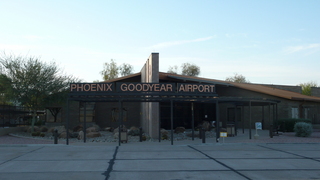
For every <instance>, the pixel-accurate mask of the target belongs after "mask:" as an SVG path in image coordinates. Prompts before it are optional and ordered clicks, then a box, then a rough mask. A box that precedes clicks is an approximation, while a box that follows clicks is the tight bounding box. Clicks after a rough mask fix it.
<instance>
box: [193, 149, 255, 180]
mask: <svg viewBox="0 0 320 180" xmlns="http://www.w3.org/2000/svg"><path fill="white" fill-rule="evenodd" d="M188 147H189V148H191V149H193V150H195V151H198V152H199V153H201V154H203V155H205V156H206V157H208V158H209V159H212V160H214V161H215V162H217V163H219V164H221V165H222V166H224V167H226V168H228V169H230V170H231V171H233V172H235V173H237V174H239V175H240V176H242V177H244V178H246V179H248V180H251V179H250V178H249V177H247V176H245V175H243V174H241V173H240V172H238V171H237V170H235V169H233V168H232V167H230V166H227V165H226V164H224V163H222V162H220V161H218V160H216V159H215V158H213V157H211V156H209V155H208V154H206V153H204V152H202V151H200V150H199V149H196V148H195V147H192V146H190V145H188Z"/></svg>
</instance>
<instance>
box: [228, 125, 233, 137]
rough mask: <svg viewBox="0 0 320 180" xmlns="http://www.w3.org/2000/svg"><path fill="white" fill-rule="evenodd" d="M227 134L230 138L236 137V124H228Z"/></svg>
mask: <svg viewBox="0 0 320 180" xmlns="http://www.w3.org/2000/svg"><path fill="white" fill-rule="evenodd" d="M227 133H228V137H234V135H235V127H234V124H227Z"/></svg>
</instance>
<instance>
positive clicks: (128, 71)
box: [119, 63, 133, 76]
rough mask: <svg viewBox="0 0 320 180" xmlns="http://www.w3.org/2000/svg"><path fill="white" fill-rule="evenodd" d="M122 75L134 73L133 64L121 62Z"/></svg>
mask: <svg viewBox="0 0 320 180" xmlns="http://www.w3.org/2000/svg"><path fill="white" fill-rule="evenodd" d="M119 70H120V74H121V76H127V75H130V74H132V73H133V66H132V65H130V64H127V63H123V64H121V66H120V67H119Z"/></svg>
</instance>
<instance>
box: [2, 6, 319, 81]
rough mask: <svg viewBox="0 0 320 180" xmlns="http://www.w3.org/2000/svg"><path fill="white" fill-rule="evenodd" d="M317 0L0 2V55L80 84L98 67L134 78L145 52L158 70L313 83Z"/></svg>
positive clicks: (316, 59)
mask: <svg viewBox="0 0 320 180" xmlns="http://www.w3.org/2000/svg"><path fill="white" fill-rule="evenodd" d="M319 9H320V1H318V0H308V1H302V0H266V1H264V0H259V1H254V0H250V1H245V0H241V1H240V0H234V1H230V0H229V1H228V0H226V1H221V0H219V1H214V0H200V1H195V0H194V1H188V0H184V1H182V0H175V1H172V0H171V1H167V0H162V1H153V0H148V1H142V0H136V1H114V0H112V1H107V0H101V1H98V0H91V1H89V0H87V1H81V0H77V1H76V0H68V1H65V0H64V1H62V0H55V1H53V0H46V1H43V0H39V1H37V0H29V1H26V0H21V1H18V0H10V1H6V0H0V12H1V16H0V29H1V31H0V32H1V33H0V51H5V52H6V53H7V54H15V55H23V56H36V57H40V58H41V59H42V60H43V61H48V62H51V61H55V62H57V63H58V65H59V67H61V68H62V69H64V71H65V72H66V73H67V74H72V75H74V76H76V77H79V78H80V79H82V80H83V81H86V82H92V81H94V80H102V77H101V75H100V73H99V72H100V71H101V70H102V68H103V63H104V62H109V61H110V59H114V60H115V61H116V62H117V63H118V64H119V65H120V64H122V63H128V64H131V65H133V66H134V70H135V72H139V71H140V70H141V68H142V66H143V64H144V63H145V61H146V60H147V58H148V57H149V55H150V53H152V52H159V54H160V71H162V72H166V71H167V70H168V68H169V66H174V65H178V66H180V65H181V64H182V63H184V62H189V63H194V64H196V65H198V66H200V69H201V74H200V76H201V77H207V78H213V79H219V80H224V79H225V78H226V77H229V76H233V75H234V73H238V74H242V75H244V76H245V77H246V78H247V79H248V80H249V81H251V82H252V83H265V84H285V85H297V84H299V83H304V82H309V81H314V82H316V83H318V84H320V79H319V77H320V33H319V32H320V23H319V22H320V11H319Z"/></svg>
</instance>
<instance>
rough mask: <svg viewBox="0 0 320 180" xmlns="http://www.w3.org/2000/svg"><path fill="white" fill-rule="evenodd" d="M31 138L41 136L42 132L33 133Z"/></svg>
mask: <svg viewBox="0 0 320 180" xmlns="http://www.w3.org/2000/svg"><path fill="white" fill-rule="evenodd" d="M31 136H40V132H33V133H31Z"/></svg>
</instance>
